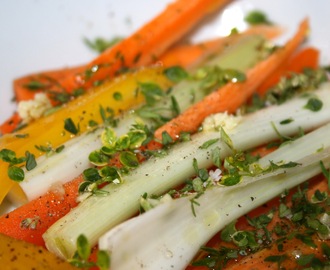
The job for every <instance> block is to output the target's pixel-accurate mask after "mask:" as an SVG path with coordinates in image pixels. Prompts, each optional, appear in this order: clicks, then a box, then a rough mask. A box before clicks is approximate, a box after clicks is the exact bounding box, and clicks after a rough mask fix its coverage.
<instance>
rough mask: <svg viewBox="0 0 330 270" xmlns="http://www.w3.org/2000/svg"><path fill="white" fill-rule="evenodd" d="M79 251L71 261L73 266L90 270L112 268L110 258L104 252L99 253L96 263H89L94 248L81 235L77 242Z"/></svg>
mask: <svg viewBox="0 0 330 270" xmlns="http://www.w3.org/2000/svg"><path fill="white" fill-rule="evenodd" d="M76 246H77V250H76V252H75V254H74V256H73V257H72V258H71V259H69V262H70V264H71V265H73V266H75V267H77V268H84V269H89V268H91V267H95V266H96V267H97V268H98V269H100V270H106V269H109V267H110V256H109V254H108V253H107V252H106V251H104V250H99V251H98V252H97V259H96V262H91V261H89V258H90V255H91V252H92V248H91V246H90V244H89V242H88V240H87V238H86V237H85V236H84V235H79V237H78V238H77V241H76Z"/></svg>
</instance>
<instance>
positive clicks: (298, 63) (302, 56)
mask: <svg viewBox="0 0 330 270" xmlns="http://www.w3.org/2000/svg"><path fill="white" fill-rule="evenodd" d="M319 55H320V52H319V50H318V49H316V48H312V47H307V48H304V49H302V50H301V51H299V52H298V53H297V54H295V55H293V56H292V57H291V58H289V59H288V61H286V62H285V63H283V65H281V67H280V68H278V69H277V70H276V72H274V73H273V74H272V75H271V76H270V78H268V79H267V80H266V81H265V82H263V83H262V84H261V85H260V86H259V87H258V90H257V92H258V93H259V94H260V95H263V94H265V93H266V91H267V90H268V89H270V88H271V87H272V86H274V85H276V84H277V83H278V82H279V80H280V78H281V77H284V76H289V75H290V73H291V72H297V73H298V72H302V71H303V70H304V68H312V69H316V68H317V67H318V64H319Z"/></svg>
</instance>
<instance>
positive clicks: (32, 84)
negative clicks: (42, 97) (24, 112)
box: [24, 81, 47, 91]
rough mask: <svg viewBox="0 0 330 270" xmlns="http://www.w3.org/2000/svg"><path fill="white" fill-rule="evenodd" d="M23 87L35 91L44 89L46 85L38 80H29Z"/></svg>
mask: <svg viewBox="0 0 330 270" xmlns="http://www.w3.org/2000/svg"><path fill="white" fill-rule="evenodd" d="M24 87H25V88H27V89H29V90H31V91H36V90H40V89H45V88H46V87H47V85H46V84H44V83H42V82H40V81H29V82H28V83H27V84H25V85H24Z"/></svg>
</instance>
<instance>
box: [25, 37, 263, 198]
mask: <svg viewBox="0 0 330 270" xmlns="http://www.w3.org/2000/svg"><path fill="white" fill-rule="evenodd" d="M263 41H264V39H263V38H261V37H260V36H245V37H244V36H243V37H242V38H240V39H238V43H236V44H232V45H231V46H228V48H227V49H226V50H224V51H223V52H222V53H221V54H219V55H216V56H214V57H212V59H209V60H207V61H206V62H205V63H204V64H203V66H217V67H221V68H223V69H238V70H241V71H245V70H247V69H248V68H249V67H251V66H253V65H254V64H255V62H257V61H258V60H259V58H260V51H259V50H258V49H257V48H258V47H259V46H260V45H261V44H262V42H263ZM238 59H244V61H241V60H240V61H238ZM207 93H208V91H206V90H205V89H204V90H203V87H201V86H200V81H198V80H184V81H182V82H180V83H178V84H176V85H175V86H173V89H172V90H171V93H170V95H171V96H173V97H174V98H175V100H176V101H177V103H178V106H179V108H180V110H181V111H184V110H186V109H187V108H188V107H189V106H191V105H192V104H193V103H195V102H198V101H199V100H201V99H202V98H203V97H204V96H205V95H206V94H207ZM171 105H172V104H171V98H170V97H169V96H167V97H165V98H163V99H162V100H160V101H159V102H157V103H156V104H155V105H154V106H152V108H153V109H155V108H166V109H163V110H159V111H157V113H159V114H160V115H162V117H167V118H170V117H173V115H172V114H173V112H172V111H171V110H170V108H171ZM118 120H119V125H118V127H115V128H114V131H115V133H116V134H117V136H121V135H123V134H126V133H127V132H128V130H129V128H130V127H131V126H132V125H133V124H135V123H136V122H140V123H141V122H142V123H144V124H146V125H151V123H150V120H148V119H146V118H143V115H142V117H141V116H139V114H138V113H136V111H134V110H131V111H129V112H126V113H124V114H123V115H122V116H120V117H119V118H118ZM102 130H103V128H102V127H101V128H99V129H97V130H95V131H94V132H87V133H85V134H82V135H81V136H78V137H75V138H73V139H71V140H70V141H68V142H67V143H65V144H64V149H63V150H62V151H61V152H60V153H54V154H52V155H51V156H49V157H46V156H42V157H40V158H38V159H37V164H38V166H37V167H36V168H34V169H33V170H30V171H27V170H25V179H24V181H22V182H21V183H20V186H21V188H22V189H23V191H24V193H25V194H26V196H27V199H28V200H32V199H35V198H37V197H39V196H41V195H42V194H45V193H46V192H47V191H48V190H50V189H52V188H58V187H59V185H61V184H64V183H66V182H68V181H70V180H72V179H74V178H75V177H77V176H78V175H80V174H81V173H82V172H83V171H84V170H85V169H87V168H89V167H90V166H91V164H90V162H89V160H88V153H90V152H92V151H94V150H96V149H99V148H101V146H102V144H101V140H100V136H101V133H102Z"/></svg>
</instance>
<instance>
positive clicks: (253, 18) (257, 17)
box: [244, 10, 271, 25]
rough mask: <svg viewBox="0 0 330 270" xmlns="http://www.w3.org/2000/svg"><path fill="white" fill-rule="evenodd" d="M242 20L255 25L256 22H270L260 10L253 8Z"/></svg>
mask: <svg viewBox="0 0 330 270" xmlns="http://www.w3.org/2000/svg"><path fill="white" fill-rule="evenodd" d="M244 20H245V21H246V22H247V23H249V24H251V25H257V24H271V22H270V21H269V20H268V18H267V16H266V14H265V13H264V12H262V11H260V10H253V11H250V12H249V13H248V14H247V15H246V16H245V18H244Z"/></svg>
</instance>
